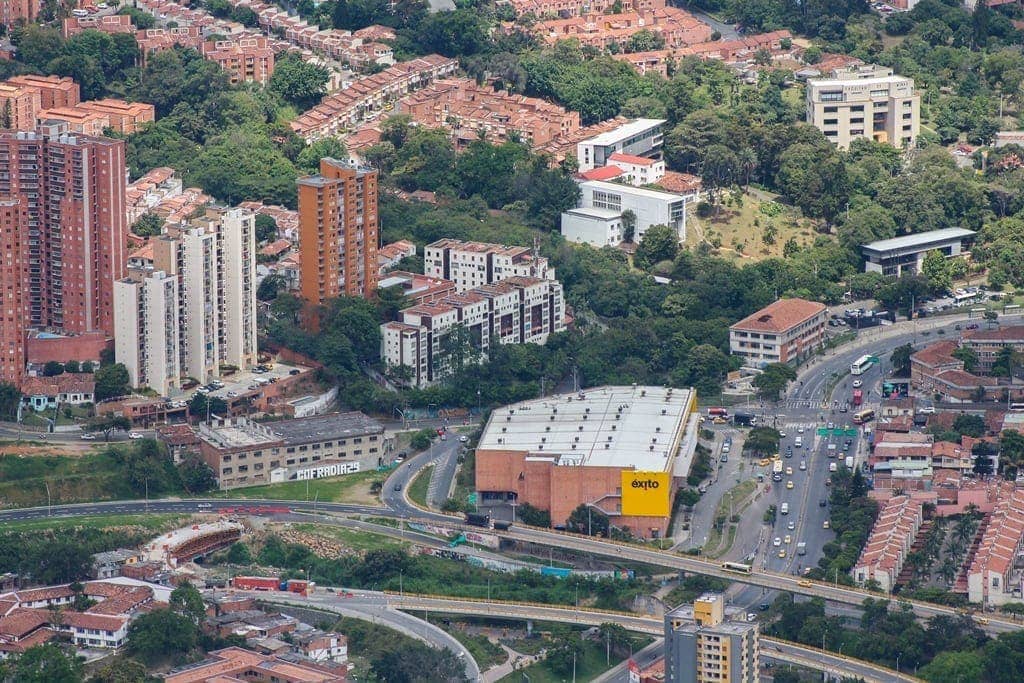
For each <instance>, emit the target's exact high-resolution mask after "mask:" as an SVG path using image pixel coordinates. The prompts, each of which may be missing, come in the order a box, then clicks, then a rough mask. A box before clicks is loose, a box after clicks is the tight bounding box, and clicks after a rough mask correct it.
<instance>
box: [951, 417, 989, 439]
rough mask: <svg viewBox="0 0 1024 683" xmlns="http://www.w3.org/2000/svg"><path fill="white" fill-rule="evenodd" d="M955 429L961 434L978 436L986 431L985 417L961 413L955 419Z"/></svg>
mask: <svg viewBox="0 0 1024 683" xmlns="http://www.w3.org/2000/svg"><path fill="white" fill-rule="evenodd" d="M953 431H955V432H957V433H958V434H960V435H961V436H970V437H972V438H975V439H976V438H978V437H980V436H982V435H983V434H984V433H985V419H984V418H983V417H981V416H980V415H973V414H971V413H960V414H959V415H957V416H956V418H955V419H954V420H953Z"/></svg>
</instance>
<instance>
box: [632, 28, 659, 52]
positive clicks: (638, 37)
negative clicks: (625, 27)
mask: <svg viewBox="0 0 1024 683" xmlns="http://www.w3.org/2000/svg"><path fill="white" fill-rule="evenodd" d="M663 47H665V38H664V36H662V35H661V34H660V33H656V32H654V31H651V30H649V29H642V30H640V31H637V32H636V33H634V34H633V35H631V36H630V37H629V40H628V41H627V42H626V52H650V51H651V50H660V49H662V48H663Z"/></svg>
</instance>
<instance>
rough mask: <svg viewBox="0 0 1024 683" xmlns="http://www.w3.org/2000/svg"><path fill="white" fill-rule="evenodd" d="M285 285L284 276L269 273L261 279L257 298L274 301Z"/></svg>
mask: <svg viewBox="0 0 1024 683" xmlns="http://www.w3.org/2000/svg"><path fill="white" fill-rule="evenodd" d="M284 286H285V279H284V278H283V277H282V276H280V275H268V276H266V277H265V278H263V279H262V280H261V281H260V286H259V287H258V288H257V289H256V298H257V299H259V300H260V301H273V300H274V299H276V298H277V294H278V292H280V291H281V290H282V289H284Z"/></svg>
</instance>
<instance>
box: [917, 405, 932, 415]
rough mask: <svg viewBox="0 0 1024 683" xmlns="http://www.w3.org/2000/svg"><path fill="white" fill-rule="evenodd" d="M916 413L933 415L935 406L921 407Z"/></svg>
mask: <svg viewBox="0 0 1024 683" xmlns="http://www.w3.org/2000/svg"><path fill="white" fill-rule="evenodd" d="M917 412H919V413H921V414H922V415H934V414H935V406H921V407H920V408H918V409H917Z"/></svg>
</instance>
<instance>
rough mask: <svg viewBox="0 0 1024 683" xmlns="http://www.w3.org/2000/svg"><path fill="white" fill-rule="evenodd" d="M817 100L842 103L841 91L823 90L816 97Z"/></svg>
mask: <svg viewBox="0 0 1024 683" xmlns="http://www.w3.org/2000/svg"><path fill="white" fill-rule="evenodd" d="M818 99H819V100H820V101H822V102H842V101H843V91H842V90H823V91H822V92H821V94H820V95H819V96H818Z"/></svg>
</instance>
